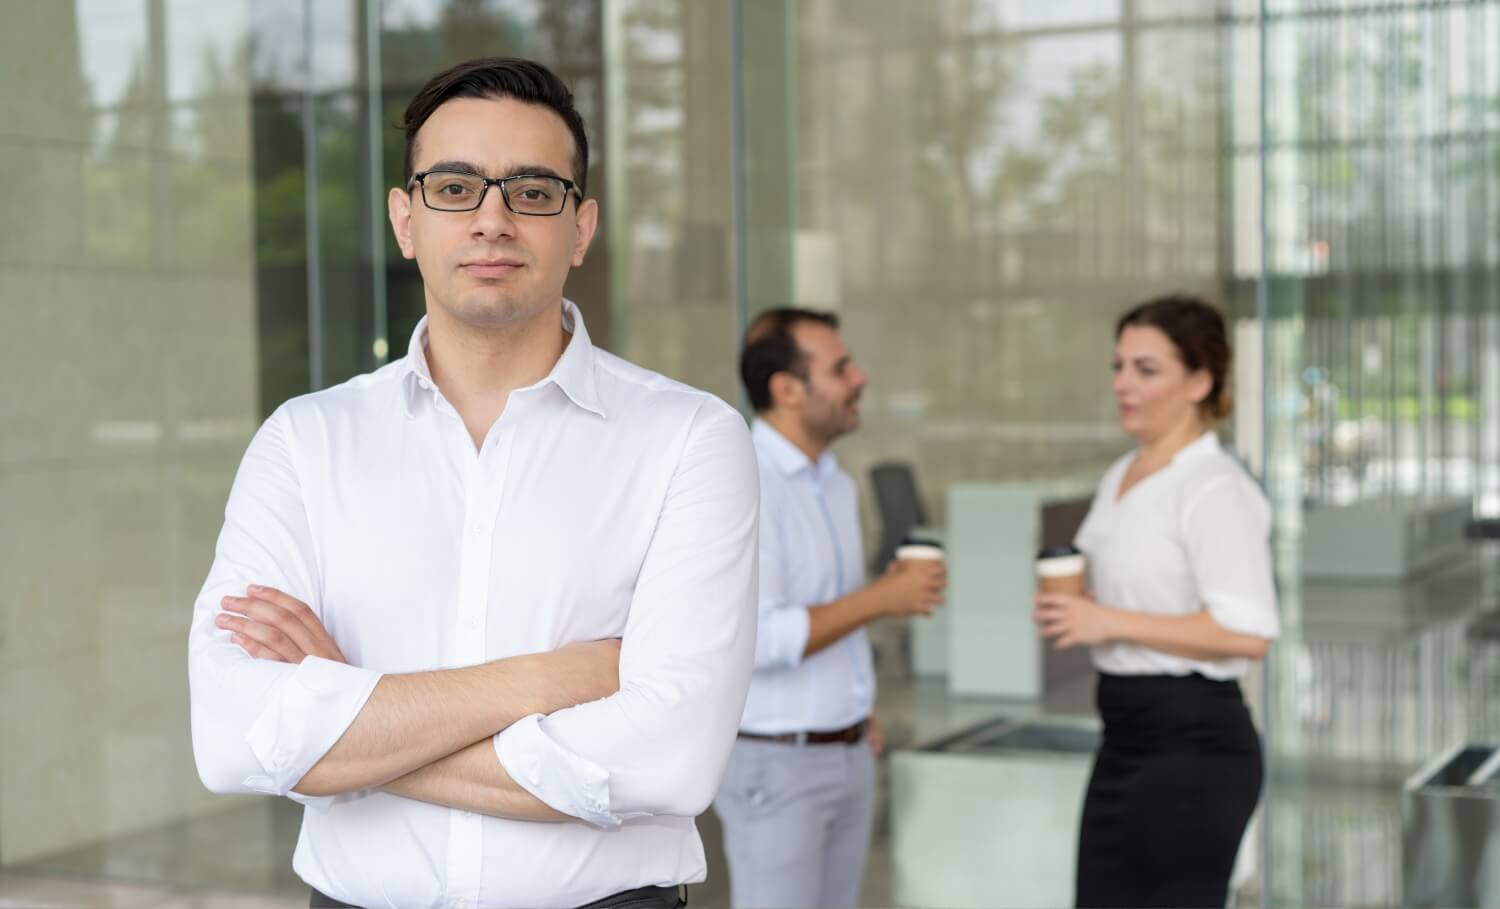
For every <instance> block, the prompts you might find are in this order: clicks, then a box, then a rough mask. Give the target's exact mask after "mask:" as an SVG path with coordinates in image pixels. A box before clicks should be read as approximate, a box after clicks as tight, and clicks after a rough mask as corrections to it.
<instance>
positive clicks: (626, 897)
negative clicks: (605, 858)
mask: <svg viewBox="0 0 1500 909" xmlns="http://www.w3.org/2000/svg"><path fill="white" fill-rule="evenodd" d="M309 905H311V906H312V907H313V909H356V907H354V906H351V905H349V904H348V903H341V902H339V901H338V900H336V899H334V898H333V897H331V896H327V895H325V894H322V893H319V892H318V890H317V888H314V889H313V892H312V902H311V903H310V904H309ZM686 905H687V888H686V887H684V886H682V885H681V884H679V885H677V886H676V887H637V888H636V889H634V890H626V891H624V892H623V893H616V894H615V895H614V896H606V897H605V898H604V899H602V900H595V901H593V902H592V903H589V904H588V905H587V906H581V907H579V909H679V907H682V906H686Z"/></svg>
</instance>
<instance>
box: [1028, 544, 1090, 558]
mask: <svg viewBox="0 0 1500 909" xmlns="http://www.w3.org/2000/svg"><path fill="white" fill-rule="evenodd" d="M1076 555H1083V553H1082V552H1081V551H1079V549H1078V547H1077V546H1048V547H1046V548H1045V549H1043V550H1042V551H1041V552H1039V553H1037V554H1036V557H1037V558H1038V559H1063V558H1067V557H1068V556H1076Z"/></svg>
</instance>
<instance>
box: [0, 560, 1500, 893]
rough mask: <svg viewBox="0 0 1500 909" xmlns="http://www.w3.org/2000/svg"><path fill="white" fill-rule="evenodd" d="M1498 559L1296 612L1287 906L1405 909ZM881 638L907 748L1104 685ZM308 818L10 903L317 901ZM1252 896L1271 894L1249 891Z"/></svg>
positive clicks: (1495, 670)
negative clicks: (1020, 679) (1014, 690)
mask: <svg viewBox="0 0 1500 909" xmlns="http://www.w3.org/2000/svg"><path fill="white" fill-rule="evenodd" d="M1492 562H1493V555H1489V556H1486V557H1485V559H1482V560H1481V559H1477V558H1476V559H1472V560H1467V561H1464V562H1461V563H1459V564H1456V565H1452V566H1450V567H1449V568H1447V569H1445V570H1443V571H1440V572H1438V573H1436V574H1434V575H1433V576H1430V577H1428V578H1426V579H1424V580H1423V581H1422V582H1420V583H1418V584H1415V585H1412V586H1411V587H1410V588H1406V589H1402V590H1400V591H1398V592H1396V593H1394V594H1393V592H1392V591H1391V590H1388V589H1379V590H1377V589H1373V588H1372V589H1370V590H1361V589H1358V588H1349V587H1341V588H1326V589H1320V588H1307V589H1306V590H1304V591H1303V596H1302V598H1301V599H1302V602H1301V603H1299V604H1291V605H1292V606H1293V607H1294V608H1300V609H1301V610H1302V611H1303V614H1304V627H1305V632H1304V634H1303V635H1302V637H1301V638H1300V639H1299V640H1296V641H1289V642H1287V643H1286V645H1284V646H1283V648H1282V650H1281V654H1280V656H1279V657H1278V661H1277V664H1276V666H1275V667H1274V671H1273V674H1272V684H1271V685H1270V692H1271V702H1272V709H1274V710H1276V711H1278V713H1279V718H1278V722H1277V724H1276V728H1275V734H1273V736H1272V737H1271V741H1270V744H1271V747H1272V750H1273V758H1272V762H1271V768H1270V769H1271V776H1272V779H1273V788H1272V791H1271V798H1270V804H1269V815H1270V819H1271V829H1272V832H1273V835H1272V842H1271V850H1272V857H1273V867H1274V869H1275V871H1274V873H1273V875H1272V879H1271V887H1272V903H1273V904H1275V905H1296V904H1317V905H1344V906H1385V905H1396V904H1399V903H1400V902H1401V900H1402V890H1401V887H1402V882H1401V845H1402V844H1401V835H1402V824H1401V797H1400V793H1401V783H1402V781H1403V780H1404V779H1405V778H1406V777H1407V776H1408V775H1409V774H1411V773H1412V772H1413V771H1414V770H1415V769H1416V768H1417V767H1419V766H1421V765H1422V763H1423V762H1424V761H1426V760H1427V759H1428V758H1429V757H1431V756H1432V755H1433V754H1435V753H1436V752H1438V751H1440V750H1442V748H1444V747H1446V746H1447V745H1449V744H1452V743H1454V742H1456V741H1462V740H1473V739H1493V740H1496V741H1497V742H1500V711H1497V710H1495V709H1494V704H1496V703H1497V702H1500V645H1497V644H1492V643H1485V642H1482V641H1475V640H1472V639H1471V637H1470V636H1469V635H1468V633H1467V631H1468V627H1469V623H1470V621H1471V619H1472V618H1473V617H1474V616H1475V615H1476V613H1478V612H1480V611H1482V610H1483V609H1484V608H1486V605H1487V604H1488V603H1489V602H1490V601H1491V600H1494V599H1495V597H1494V594H1495V592H1496V590H1497V589H1500V583H1497V582H1500V573H1497V572H1496V571H1495V568H1494V566H1493V564H1492ZM876 639H877V643H878V645H879V650H880V652H881V653H882V654H883V655H884V659H882V660H881V686H882V687H881V702H880V715H881V717H882V719H883V722H884V725H885V727H886V732H887V737H888V740H889V742H890V745H891V747H892V748H898V747H901V746H902V745H903V744H905V745H909V744H912V743H917V742H923V741H930V740H932V739H934V738H936V737H938V736H940V735H942V734H944V733H947V732H951V731H953V730H957V729H961V728H965V727H967V726H969V725H972V724H974V723H977V722H981V721H983V720H986V719H989V718H991V717H994V716H996V715H1001V714H1011V715H1014V714H1021V715H1027V714H1035V713H1037V712H1042V713H1047V714H1074V715H1076V714H1087V713H1089V711H1090V707H1091V705H1090V702H1091V693H1092V682H1091V680H1089V679H1081V680H1079V681H1077V682H1075V683H1073V684H1071V685H1067V686H1064V687H1062V688H1061V689H1059V690H1057V691H1055V692H1053V693H1052V694H1050V695H1049V697H1048V698H1047V699H1046V701H1045V702H1044V703H1043V704H1041V705H1018V704H1014V703H1010V704H1007V703H1004V702H994V701H989V702H986V701H975V700H964V699H956V698H953V697H950V696H949V695H948V694H947V693H946V691H945V690H944V687H943V685H942V684H941V683H939V682H930V681H924V682H913V681H911V680H910V679H907V678H904V677H903V672H902V670H901V666H902V665H903V664H902V660H901V658H900V653H901V644H902V641H901V639H900V636H899V633H896V630H894V629H884V630H883V633H880V634H877V635H876ZM881 776H882V785H884V779H885V774H884V773H882V775H881ZM994 797H997V798H1003V794H1000V795H997V796H994ZM886 803H887V799H886V798H885V794H884V791H882V794H881V798H880V803H879V809H878V812H877V822H876V823H877V829H876V835H875V839H874V842H873V844H872V849H871V856H870V863H869V866H868V868H867V874H866V881H865V892H864V903H865V904H866V905H867V906H888V905H891V904H892V899H891V893H892V882H891V869H892V861H891V855H890V848H891V841H890V836H889V829H888V822H887V818H886ZM298 812H299V809H297V807H296V806H294V805H292V804H291V803H289V802H285V801H277V800H247V801H244V802H242V803H240V804H237V805H232V806H230V807H229V808H227V809H226V810H225V811H223V812H221V813H219V814H216V815H213V816H210V817H207V818H203V819H199V820H196V821H192V822H189V823H184V824H178V825H173V826H171V827H165V828H159V829H157V830H154V831H150V832H147V833H143V834H137V835H134V836H131V837H128V838H123V839H120V840H115V841H110V842H106V843H102V844H99V845H95V846H92V847H89V848H86V849H79V850H75V851H73V852H69V853H67V854H63V855H56V856H52V857H50V858H49V859H48V860H47V861H45V862H41V863H37V864H35V865H32V866H28V867H25V868H16V869H8V870H7V873H4V874H0V909H3V907H19V906H57V907H62V906H100V907H122V909H125V907H130V909H133V907H136V906H141V907H144V906H167V907H173V909H177V907H189V906H196V907H202V909H271V907H283V906H284V907H291V906H305V905H306V900H307V896H306V892H307V891H306V889H305V887H304V886H303V885H302V883H301V882H300V881H298V880H297V878H296V876H295V875H294V874H293V873H292V872H291V851H292V847H293V844H294V842H295V839H296V831H297V827H298V823H299V813H298ZM700 829H701V830H702V832H703V836H704V839H705V845H706V847H707V851H708V854H709V856H710V870H709V880H708V882H706V883H705V884H702V885H699V886H697V887H695V888H694V889H693V893H692V904H693V905H694V906H695V907H723V906H726V905H727V902H728V899H727V886H726V881H725V877H724V871H723V865H722V858H721V854H722V853H721V848H720V838H719V829H718V825H717V823H716V821H715V820H714V818H713V817H712V815H711V814H710V815H708V816H705V817H704V818H703V819H702V820H701V821H700ZM230 845H232V846H233V848H232V849H231V848H227V847H228V846H230ZM101 880H105V881H112V883H97V882H98V881H101ZM131 882H136V883H131ZM1238 901H1239V902H1240V903H1241V904H1242V905H1243V904H1246V903H1247V901H1248V902H1249V903H1250V904H1253V903H1255V902H1258V899H1257V897H1256V895H1255V893H1254V892H1253V891H1249V892H1244V893H1241V894H1239V897H1238Z"/></svg>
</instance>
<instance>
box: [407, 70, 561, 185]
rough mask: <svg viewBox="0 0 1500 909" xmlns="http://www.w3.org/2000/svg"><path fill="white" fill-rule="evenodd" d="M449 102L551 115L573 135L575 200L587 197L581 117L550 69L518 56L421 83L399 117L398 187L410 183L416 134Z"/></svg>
mask: <svg viewBox="0 0 1500 909" xmlns="http://www.w3.org/2000/svg"><path fill="white" fill-rule="evenodd" d="M454 98H514V99H515V100H517V101H520V102H522V103H525V104H536V105H539V106H541V107H545V108H547V109H548V110H551V111H552V112H554V113H556V114H557V115H558V116H559V117H561V118H562V121H563V123H565V124H567V127H568V132H570V133H572V134H573V182H574V183H576V184H578V193H579V195H580V196H582V195H587V194H588V177H589V140H588V136H587V135H585V134H584V131H583V117H582V116H581V115H580V114H579V113H578V109H577V108H575V107H574V106H573V93H572V92H571V91H569V90H568V86H567V85H566V84H565V83H564V82H563V81H562V80H561V79H559V78H558V77H557V74H556V73H554V72H552V70H550V69H548V68H547V67H545V66H543V65H541V64H540V63H537V62H536V61H534V60H525V59H522V58H520V57H480V58H479V59H477V60H469V61H467V62H464V63H460V64H458V65H457V66H453V67H450V68H448V69H445V70H443V71H442V72H440V73H438V74H437V75H436V76H433V77H432V78H431V79H428V80H427V84H426V85H424V86H422V88H421V89H419V90H418V91H417V93H416V95H414V96H413V97H412V99H411V102H410V103H408V104H407V105H406V113H405V114H404V115H403V116H402V119H401V124H400V126H401V129H403V130H405V132H406V162H405V167H404V169H403V175H404V179H403V181H402V183H403V185H407V186H409V185H411V176H412V174H413V173H414V170H413V162H412V157H413V152H414V150H415V149H416V145H417V131H418V130H420V129H421V128H422V124H424V123H426V122H427V118H428V117H431V116H432V112H433V111H435V110H437V109H438V108H439V107H442V106H443V104H444V103H446V102H448V101H451V100H453V99H454Z"/></svg>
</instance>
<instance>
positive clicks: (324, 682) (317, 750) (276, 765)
mask: <svg viewBox="0 0 1500 909" xmlns="http://www.w3.org/2000/svg"><path fill="white" fill-rule="evenodd" d="M380 676H381V674H380V673H378V672H374V671H371V670H368V669H360V668H359V667H357V666H349V665H347V664H345V663H337V662H334V661H333V660H325V659H323V658H321V657H307V658H306V659H304V660H303V661H302V662H301V663H300V664H299V665H298V666H297V669H296V671H295V672H293V673H292V675H291V677H290V678H288V679H287V680H286V682H285V683H284V684H283V685H282V686H281V690H280V691H278V692H277V693H276V695H275V696H274V697H272V698H271V701H270V703H268V704H267V705H266V707H265V709H264V710H262V711H261V713H260V716H258V717H256V719H255V722H254V723H252V724H250V731H249V732H247V733H246V734H245V743H246V744H248V745H249V746H250V750H251V752H252V753H254V755H255V759H256V760H257V761H259V762H260V766H261V769H262V770H264V771H265V772H264V773H263V774H255V775H252V776H249V777H246V778H245V785H246V786H247V787H249V788H250V789H253V790H255V791H256V792H264V793H266V794H267V795H283V796H286V797H287V798H289V799H291V800H292V801H295V802H299V803H301V804H303V805H307V806H309V807H311V808H315V809H326V808H327V807H328V806H329V805H330V804H332V803H333V799H334V797H333V796H316V797H314V796H306V795H302V794H301V793H298V792H293V791H292V787H293V786H295V785H297V783H298V782H300V781H301V780H302V778H303V777H304V776H306V775H307V771H309V770H311V769H312V768H313V765H314V764H316V763H318V761H320V760H322V759H323V755H325V754H327V753H328V750H329V749H330V748H332V747H333V746H334V743H336V742H337V741H338V740H339V738H340V737H341V736H343V734H344V732H345V730H347V729H348V728H349V724H350V723H353V722H354V718H355V717H356V716H358V715H359V712H360V711H361V710H363V709H364V706H365V701H367V700H369V699H370V693H371V692H373V691H374V690H375V684H376V683H377V682H379V681H380Z"/></svg>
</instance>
